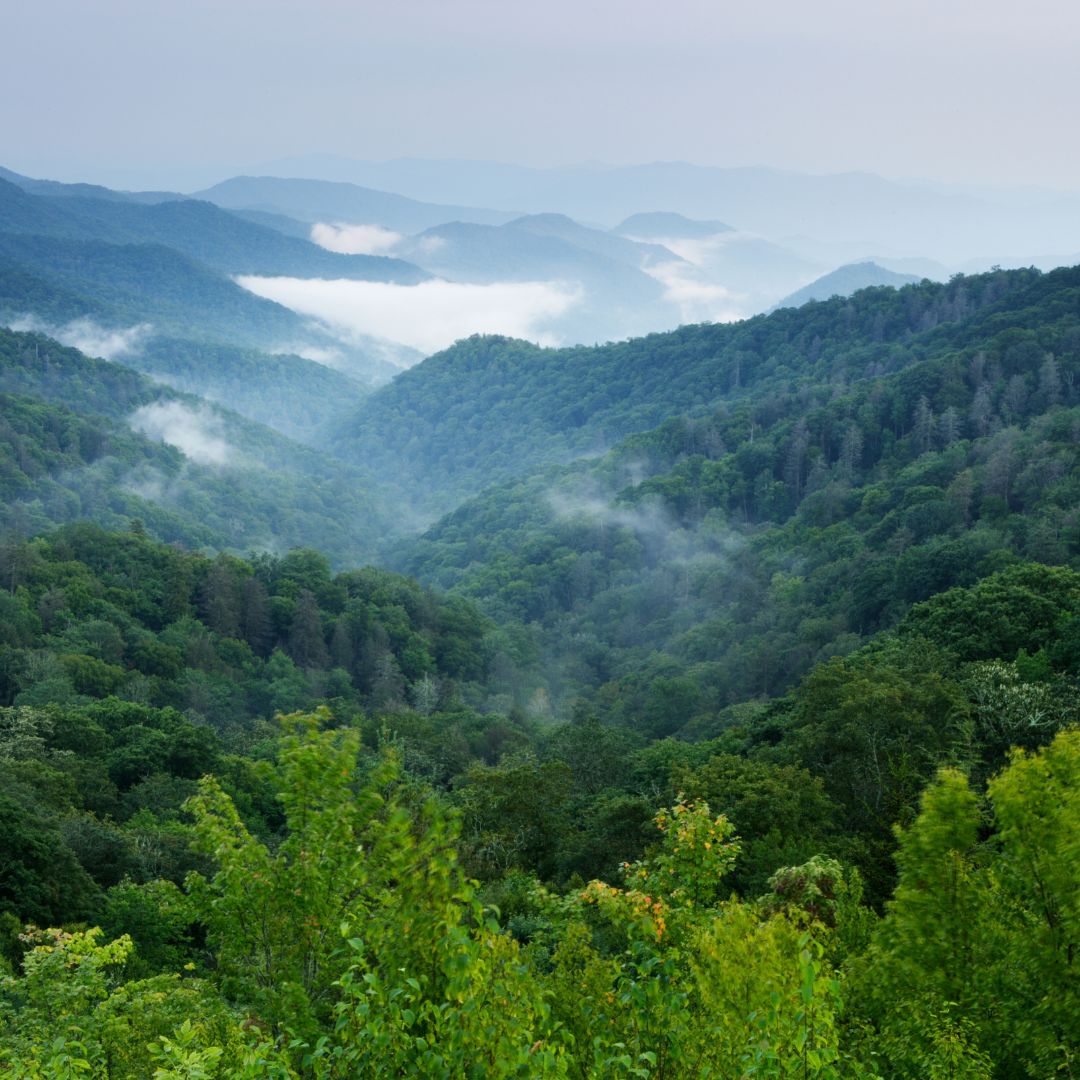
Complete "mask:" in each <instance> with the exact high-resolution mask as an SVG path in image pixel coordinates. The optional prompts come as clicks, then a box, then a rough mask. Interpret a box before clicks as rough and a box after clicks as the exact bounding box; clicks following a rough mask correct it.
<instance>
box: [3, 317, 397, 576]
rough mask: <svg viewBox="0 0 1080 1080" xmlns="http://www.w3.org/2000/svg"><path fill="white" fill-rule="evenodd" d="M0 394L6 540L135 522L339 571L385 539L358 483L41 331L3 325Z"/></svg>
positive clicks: (313, 456) (371, 500) (297, 449)
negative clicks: (317, 558) (299, 549)
mask: <svg viewBox="0 0 1080 1080" xmlns="http://www.w3.org/2000/svg"><path fill="white" fill-rule="evenodd" d="M0 394H2V395H3V397H4V409H3V413H2V415H0V485H2V488H3V496H4V497H3V502H2V504H0V521H2V523H3V527H5V528H10V529H14V530H15V531H16V532H17V533H20V534H24V535H29V534H32V533H34V532H37V531H40V530H41V529H43V528H45V527H47V526H48V525H49V524H51V523H60V522H68V521H75V520H80V519H91V520H94V521H97V522H99V523H101V524H105V525H109V526H112V527H118V526H126V525H127V524H128V523H129V522H130V520H131V519H132V518H139V519H141V520H142V521H143V523H144V525H145V527H146V528H147V529H148V530H149V531H150V533H151V534H152V535H154V536H156V537H158V538H159V539H162V540H168V541H176V542H180V543H184V544H187V545H189V546H192V547H196V548H199V547H211V548H215V549H219V550H235V551H244V550H247V549H248V548H253V547H257V548H266V549H271V550H282V551H285V550H288V548H290V547H294V546H312V545H315V544H317V545H318V546H319V547H320V549H321V550H323V551H324V552H326V554H327V555H329V556H330V557H331V559H332V560H333V561H334V563H335V565H339V566H340V565H344V564H345V563H349V564H350V565H355V564H356V563H357V562H359V561H362V560H364V559H370V558H372V557H373V555H374V553H375V551H376V550H377V549H378V547H379V545H380V543H381V542H382V538H383V535H384V533H385V531H386V529H387V524H386V523H387V521H388V520H389V513H388V511H387V509H386V508H385V504H384V503H383V502H382V500H381V498H380V496H379V494H378V493H377V492H376V491H375V490H374V485H373V482H372V480H371V477H370V476H369V475H367V474H365V473H363V472H361V471H360V470H358V469H354V468H351V467H349V466H345V465H342V464H340V463H338V462H336V461H334V460H332V459H329V458H327V457H326V456H325V455H323V454H320V453H319V452H317V451H315V450H312V449H310V448H308V447H305V446H300V445H299V444H297V443H293V442H290V441H289V440H288V439H286V438H284V437H283V436H282V435H279V434H278V433H277V432H275V431H272V430H270V429H269V428H266V427H263V426H261V425H259V424H255V423H252V422H250V421H247V420H244V419H243V418H241V417H239V416H237V415H236V414H234V413H230V412H228V411H226V410H224V409H221V408H220V407H215V406H211V405H209V404H208V403H207V402H205V401H203V400H201V399H199V398H194V397H191V396H190V395H184V394H180V393H177V392H175V391H172V390H169V389H167V388H165V387H163V386H161V385H160V384H158V383H154V382H152V381H151V380H150V379H148V378H146V377H145V376H143V375H140V374H138V373H136V372H135V371H132V370H131V369H130V368H127V367H124V366H122V365H120V364H115V363H109V362H107V361H104V360H94V359H91V358H90V357H86V356H83V355H82V354H80V353H79V352H77V351H76V350H74V349H69V348H64V347H63V346H60V345H57V343H56V342H55V341H50V340H49V339H48V338H45V337H43V336H42V335H40V334H27V333H13V332H11V331H7V330H3V329H0ZM133 427H134V428H135V430H133ZM142 432H145V433H142ZM166 439H171V440H172V444H171V445H170V444H168V443H167V442H165V441H164V440H166ZM185 451H186V452H185Z"/></svg>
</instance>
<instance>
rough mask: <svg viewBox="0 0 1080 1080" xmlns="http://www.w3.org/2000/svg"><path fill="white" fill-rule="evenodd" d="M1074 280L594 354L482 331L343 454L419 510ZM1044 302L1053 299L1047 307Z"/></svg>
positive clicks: (943, 290) (976, 330)
mask: <svg viewBox="0 0 1080 1080" xmlns="http://www.w3.org/2000/svg"><path fill="white" fill-rule="evenodd" d="M1075 273H1076V272H1074V271H1059V272H1056V273H1055V274H1050V275H1047V276H1046V277H1045V279H1043V278H1040V276H1039V275H1038V273H1037V272H1034V271H1012V272H996V273H990V274H984V275H980V276H977V277H971V278H958V279H956V280H954V281H952V282H950V283H949V284H947V285H938V284H935V283H932V282H923V283H921V284H918V285H912V286H908V287H906V288H904V289H901V290H899V291H897V290H893V289H888V288H881V289H870V290H866V291H864V292H861V293H858V294H856V295H855V296H854V297H852V298H851V299H848V300H840V299H838V300H832V301H827V302H825V303H821V304H814V305H809V306H807V307H804V308H801V309H798V310H792V309H785V310H782V311H778V312H774V313H772V314H771V315H768V316H759V317H757V318H754V319H750V320H747V321H745V322H742V323H736V324H733V325H697V326H687V327H683V328H681V329H679V330H676V331H673V332H671V333H666V334H653V335H650V336H648V337H644V338H638V339H633V340H630V341H625V342H618V343H614V344H610V345H605V346H599V347H596V348H571V349H541V348H538V347H536V346H532V345H529V344H527V343H524V342H520V341H514V340H509V339H505V338H497V337H474V338H470V339H469V340H467V341H462V342H459V343H458V344H456V345H455V346H453V347H452V348H450V349H448V350H446V351H444V352H441V353H438V354H437V355H435V356H432V357H429V358H428V359H427V360H425V361H424V362H423V363H422V364H419V365H417V366H416V367H414V368H412V369H410V370H409V371H407V372H404V373H403V374H402V375H401V376H399V377H398V378H397V379H395V380H394V382H393V383H392V384H391V385H390V386H387V387H384V388H382V389H380V390H379V391H378V392H376V393H375V394H373V395H371V397H370V398H368V399H367V401H365V402H364V404H363V405H362V406H361V407H360V409H359V410H358V411H357V413H356V415H355V416H354V417H353V418H352V419H351V420H350V421H349V422H348V423H346V424H345V425H343V426H342V428H341V431H340V433H339V435H338V437H337V438H335V440H334V446H335V452H337V453H339V454H341V455H342V456H343V457H345V458H347V459H351V460H357V461H365V462H370V463H371V464H372V465H373V466H374V467H376V468H379V467H382V466H384V465H385V466H387V467H390V466H391V465H392V466H393V468H394V470H395V471H396V474H397V475H398V476H399V477H400V479H401V482H402V487H403V489H404V491H405V492H406V493H407V497H411V498H413V499H414V500H416V501H417V502H418V504H419V505H420V506H421V507H422V508H424V509H428V508H434V509H443V510H447V509H450V508H452V507H453V506H454V505H456V504H457V503H458V502H460V501H461V499H462V498H463V497H465V496H468V495H470V494H474V493H476V492H477V491H479V490H480V489H481V488H482V487H484V486H486V485H487V484H490V483H492V482H497V481H500V480H506V479H509V478H511V477H514V476H520V475H522V474H524V473H525V472H527V471H528V470H529V469H531V468H535V467H537V466H543V465H548V464H556V463H565V462H567V461H570V460H572V459H573V458H576V457H582V456H588V455H595V454H598V453H601V452H603V451H605V450H607V449H608V448H610V447H611V446H612V445H614V444H615V443H616V442H618V441H619V440H620V439H622V438H624V437H626V436H627V435H630V434H632V433H634V432H638V431H645V430H648V429H650V428H652V427H655V426H656V425H657V424H660V423H662V422H663V421H664V420H665V419H667V418H668V417H670V416H674V415H678V414H679V413H685V412H706V411H707V410H708V409H710V408H712V407H715V406H716V405H717V404H718V403H720V402H735V401H740V400H743V399H748V400H749V399H757V400H768V399H769V398H770V397H771V396H774V395H780V394H785V393H791V392H794V390H795V388H796V387H799V386H804V385H805V386H808V387H809V386H818V387H820V386H824V385H833V386H840V385H843V384H846V383H849V382H855V381H858V380H861V379H865V378H867V377H871V376H874V375H878V374H883V373H887V372H891V371H897V370H900V369H902V368H904V367H906V366H908V365H910V364H912V363H914V362H916V361H918V360H920V359H922V358H924V357H927V356H931V355H935V354H937V353H939V352H941V351H942V350H945V349H948V348H952V347H955V345H956V344H958V343H959V342H961V341H963V339H964V335H965V333H970V334H974V335H976V336H977V335H979V334H982V333H987V332H990V331H991V329H992V328H993V327H1002V328H1003V327H1004V326H1005V325H1017V326H1024V325H1028V324H1030V322H1031V320H1032V319H1033V318H1036V317H1038V314H1039V312H1036V311H1028V312H1027V313H1026V314H1025V310H1026V309H1027V308H1028V307H1029V306H1030V305H1036V306H1037V307H1038V306H1039V305H1041V304H1042V303H1043V302H1044V298H1043V293H1044V292H1046V291H1049V292H1050V293H1053V294H1054V295H1055V296H1058V297H1059V299H1060V301H1061V302H1062V303H1067V302H1068V299H1067V298H1068V296H1069V295H1070V290H1071V288H1072V287H1073V286H1072V284H1071V282H1072V277H1071V276H1070V275H1073V276H1075ZM1046 302H1048V303H1049V302H1050V301H1049V300H1046Z"/></svg>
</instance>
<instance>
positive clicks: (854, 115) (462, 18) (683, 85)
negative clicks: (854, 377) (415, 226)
mask: <svg viewBox="0 0 1080 1080" xmlns="http://www.w3.org/2000/svg"><path fill="white" fill-rule="evenodd" d="M0 5H2V8H0V10H2V11H3V26H4V37H5V39H6V48H5V50H4V62H3V64H2V65H0V164H4V165H7V166H8V167H10V168H14V169H17V170H20V171H25V172H28V173H31V174H33V175H39V176H40V175H49V176H55V177H58V178H60V179H78V178H89V179H99V180H102V181H104V182H114V183H119V182H122V181H123V180H124V179H128V180H129V182H130V179H131V178H133V177H135V176H136V173H135V170H136V169H144V170H146V171H145V172H144V173H142V174H139V178H140V179H143V180H145V181H152V182H156V183H158V184H166V183H169V184H170V185H171V186H176V187H182V186H189V187H190V186H198V185H199V184H200V183H203V182H209V181H211V180H213V179H218V178H220V177H221V176H224V175H227V174H228V173H230V172H233V171H236V170H237V169H239V168H241V167H244V166H252V165H255V164H257V163H259V162H264V161H269V160H273V159H275V158H279V157H285V156H291V155H301V154H309V153H334V154H341V155H345V156H351V157H359V158H367V159H386V158H393V157H403V156H412V157H449V156H453V157H466V158H484V159H498V160H504V161H515V162H520V163H525V164H536V165H552V164H569V163H574V162H579V161H585V160H601V161H609V162H616V163H622V162H640V161H652V160H660V159H681V160H687V161H694V162H698V163H701V164H715V165H749V164H766V165H775V166H780V167H786V168H793V169H804V170H809V171H815V172H824V171H838V170H846V169H868V170H872V171H876V172H880V173H883V174H885V175H889V176H894V177H904V176H924V177H931V178H934V179H942V180H961V181H973V182H978V183H988V184H1025V183H1034V184H1046V185H1052V186H1059V187H1069V188H1080V140H1078V139H1077V138H1076V132H1077V129H1078V127H1080V62H1078V57H1080V3H1077V2H1076V0H1025V2H1024V3H1019V2H1017V0H905V2H903V3H900V2H897V3H874V2H868V0H817V2H808V0H774V2H768V0H759V2H758V3H756V4H750V3H747V2H745V0H742V2H740V3H738V4H734V3H726V2H724V0H648V2H640V0H540V2H537V0H528V2H524V0H378V2H373V0H304V2H299V0H184V2H183V3H178V2H175V0H93V2H91V0H0ZM219 174H220V175H219Z"/></svg>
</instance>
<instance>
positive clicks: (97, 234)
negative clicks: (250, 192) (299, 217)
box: [0, 179, 428, 284]
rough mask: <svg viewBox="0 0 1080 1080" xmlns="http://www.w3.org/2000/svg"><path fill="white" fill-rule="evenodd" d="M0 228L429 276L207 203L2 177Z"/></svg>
mask: <svg viewBox="0 0 1080 1080" xmlns="http://www.w3.org/2000/svg"><path fill="white" fill-rule="evenodd" d="M0 232H10V233H24V234H31V235H35V236H49V237H53V238H54V239H61V240H96V241H104V242H106V243H110V244H162V245H165V246H166V247H171V248H173V249H174V250H176V251H179V252H182V253H183V254H185V255H187V256H189V257H190V258H193V259H196V260H198V261H199V262H201V263H203V264H204V265H206V266H209V267H212V268H214V269H216V270H219V271H221V272H222V273H226V274H268V275H274V274H281V275H294V276H298V277H329V278H355V279H357V280H363V281H396V282H399V283H403V284H414V283H416V282H417V281H422V280H424V279H425V278H426V277H427V276H428V275H427V274H425V273H424V272H423V271H422V270H420V269H419V268H417V267H415V266H411V265H409V264H408V263H404V262H402V261H401V260H399V259H389V258H385V257H381V256H371V255H341V254H338V253H337V252H332V251H326V250H325V249H323V248H321V247H319V246H318V245H316V244H313V243H311V242H310V241H309V240H302V239H298V238H296V237H291V236H285V235H284V234H283V233H281V232H279V231H278V230H276V229H271V228H268V227H266V226H263V225H260V224H257V223H255V222H252V221H248V220H245V219H243V218H239V217H237V216H236V215H234V214H230V213H229V212H228V211H226V210H223V209H221V208H220V207H217V206H215V205H214V204H213V203H210V202H202V201H199V200H196V199H170V200H166V201H163V202H159V203H154V204H144V203H138V202H131V201H127V200H123V199H108V198H87V197H73V196H67V197H63V198H50V197H48V196H43V195H32V194H30V193H28V192H26V191H24V190H23V189H21V188H19V187H16V186H15V185H14V184H10V183H8V182H7V181H5V180H3V179H0Z"/></svg>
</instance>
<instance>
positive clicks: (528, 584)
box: [398, 270, 1080, 731]
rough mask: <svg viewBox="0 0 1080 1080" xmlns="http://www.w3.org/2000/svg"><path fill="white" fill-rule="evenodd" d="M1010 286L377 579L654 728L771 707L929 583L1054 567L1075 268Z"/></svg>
mask: <svg viewBox="0 0 1080 1080" xmlns="http://www.w3.org/2000/svg"><path fill="white" fill-rule="evenodd" d="M990 280H992V279H984V280H983V282H982V284H983V285H984V286H986V285H988V284H989V281H990ZM1015 280H1016V279H1014V281H1015ZM1026 280H1027V285H1026V286H1025V287H1024V288H1022V289H1021V290H1020V291H1017V292H1014V293H1011V294H1010V295H1009V296H1008V297H1007V298H1006V299H1005V300H1003V301H999V302H998V303H997V304H996V305H992V306H990V307H988V308H987V309H986V310H985V313H984V314H983V315H981V316H976V317H975V318H972V319H969V320H966V321H963V322H955V323H952V324H948V325H943V326H941V327H939V328H938V329H936V330H933V331H929V332H924V334H923V335H922V336H921V338H919V339H918V340H919V345H918V347H917V348H916V347H910V348H906V349H904V350H902V351H901V350H898V352H899V353H900V355H899V356H898V357H897V362H895V364H894V365H887V364H882V363H878V364H877V365H876V366H875V367H874V368H871V369H869V370H866V371H864V372H862V373H861V377H858V378H854V379H850V374H851V373H850V369H848V370H845V369H844V367H843V366H841V365H843V364H844V363H845V354H844V353H842V352H837V353H833V354H831V356H832V370H833V371H834V372H835V374H836V376H837V377H836V378H835V379H833V380H831V381H830V380H826V379H819V381H817V382H816V383H811V382H802V381H800V380H798V379H795V378H792V379H790V380H788V382H787V388H786V389H784V390H781V388H780V384H779V383H778V382H776V381H774V382H773V383H772V384H771V385H772V386H773V387H774V389H773V390H772V391H771V392H770V393H768V394H765V395H762V396H760V397H758V396H756V395H753V394H747V395H746V396H745V397H744V398H741V399H736V400H735V401H733V402H731V403H730V404H725V405H723V406H722V407H721V408H720V409H719V410H718V411H716V412H714V413H712V414H711V415H705V414H702V415H698V416H695V417H682V418H677V419H672V420H670V421H668V422H667V423H666V424H664V425H662V426H661V427H659V428H657V429H655V430H654V431H652V432H648V433H642V434H639V435H635V436H631V437H629V438H627V439H626V440H625V441H624V442H623V443H621V444H620V445H619V446H618V447H617V448H616V449H615V450H614V451H612V452H611V453H609V454H608V455H607V456H605V457H603V458H601V459H599V460H597V461H583V462H578V463H576V464H574V465H572V466H569V467H564V468H557V467H556V468H552V469H549V470H547V471H541V472H538V473H536V474H534V475H532V476H530V477H526V478H522V479H519V480H515V481H509V482H507V483H505V484H503V485H501V486H496V487H493V488H491V489H489V490H488V491H486V492H484V493H483V494H481V495H480V496H477V497H476V498H474V499H473V500H471V501H469V502H467V503H466V504H465V505H463V506H462V507H461V508H459V509H458V510H457V511H455V512H453V513H451V514H450V515H448V516H447V517H445V518H444V519H443V520H442V521H440V522H439V523H438V524H437V525H435V526H434V527H433V528H431V529H430V530H429V531H428V532H427V533H425V534H424V535H423V536H422V537H420V538H419V539H417V540H415V541H410V542H408V543H407V544H406V545H404V547H402V549H401V551H400V554H399V562H398V565H399V566H401V567H402V568H404V569H407V570H408V571H409V572H411V573H415V574H417V575H419V576H420V577H421V578H422V579H424V580H426V581H430V582H433V583H436V584H438V585H440V586H441V587H444V588H453V589H456V590H459V591H461V592H463V593H464V594H466V595H468V596H470V597H472V598H473V599H476V600H478V601H479V602H481V603H482V604H483V605H484V606H485V607H486V609H487V610H488V611H489V612H491V613H492V614H493V615H495V616H496V617H497V618H502V619H514V620H518V621H522V622H524V623H526V624H529V625H531V626H533V627H534V628H535V629H536V631H537V632H538V633H539V635H540V637H541V639H542V641H543V642H544V646H545V652H546V654H547V655H548V657H549V658H550V661H551V666H550V669H549V670H550V674H551V679H552V682H551V684H550V686H549V689H550V690H551V691H552V692H553V693H555V694H556V695H565V694H568V693H569V694H573V693H575V692H580V691H581V690H583V689H586V690H590V691H592V692H594V693H595V695H596V697H595V700H596V702H597V703H598V707H600V708H602V709H603V710H605V711H608V710H611V711H613V712H614V713H615V714H617V715H619V716H620V717H621V718H622V719H623V720H624V721H625V722H629V718H630V717H637V718H639V719H642V718H644V717H646V716H648V715H652V712H655V717H654V719H655V724H654V721H643V722H646V723H647V724H654V729H655V730H664V731H668V730H674V728H669V727H668V726H667V725H668V724H674V725H675V726H676V727H679V726H682V725H685V724H686V723H688V722H690V724H691V727H693V722H692V721H691V718H692V717H693V716H694V715H695V714H698V715H700V716H701V717H703V718H704V717H706V716H710V715H715V714H716V713H717V710H719V709H722V708H723V707H724V706H726V705H729V704H733V703H737V702H740V701H744V700H746V699H748V698H753V697H757V696H761V695H768V694H770V693H775V692H777V691H778V690H779V689H782V688H783V687H785V686H787V685H790V683H791V681H792V680H793V679H796V678H798V677H799V676H801V675H802V674H803V673H804V672H805V671H806V670H807V669H808V668H809V667H810V666H811V665H812V664H814V663H816V662H818V661H820V660H823V659H826V658H827V657H829V656H830V655H834V654H842V653H845V652H848V651H850V650H851V649H852V648H854V647H856V646H857V645H858V644H859V643H860V642H861V641H862V640H864V639H865V636H866V635H867V634H871V633H873V632H875V631H876V630H879V629H881V628H884V627H888V626H891V625H893V624H894V623H895V622H896V620H897V619H899V618H900V617H901V616H902V615H903V613H904V612H905V611H906V610H907V608H908V607H909V605H911V604H912V603H915V602H918V601H920V600H923V599H925V598H926V597H928V596H931V595H933V594H935V593H937V592H939V591H940V590H942V589H945V588H948V587H950V586H953V585H960V584H970V583H972V582H974V581H975V580H977V579H978V578H979V577H981V576H984V575H986V574H988V573H990V572H992V571H993V570H995V569H998V568H1000V567H1002V566H1005V565H1008V564H1010V563H1011V562H1015V561H1017V560H1021V559H1034V560H1037V561H1040V562H1048V563H1054V564H1067V565H1074V564H1075V562H1076V560H1077V558H1078V557H1080V548H1078V547H1077V542H1076V536H1077V531H1076V526H1077V523H1076V520H1075V517H1076V506H1077V500H1078V490H1080V489H1078V487H1077V485H1078V483H1080V460H1078V459H1077V456H1076V437H1077V431H1080V411H1078V406H1080V396H1078V393H1080V391H1078V389H1077V386H1078V382H1080V272H1078V271H1075V270H1071V271H1060V272H1058V273H1056V274H1050V275H1046V276H1045V277H1042V276H1038V275H1028V276H1027V277H1026ZM920 288H921V287H920ZM918 292H919V290H916V294H917V293H918ZM879 295H885V296H887V294H878V293H876V292H872V293H870V294H863V296H862V299H863V300H864V302H865V300H866V299H867V296H869V297H877V296H879ZM900 295H903V294H900ZM954 295H955V294H954ZM811 308H812V309H814V310H816V311H818V312H819V313H822V312H824V311H831V312H832V313H833V314H834V315H837V314H839V315H840V316H841V318H842V317H843V312H844V311H845V307H844V306H843V305H841V304H840V303H839V302H831V303H829V304H817V305H811ZM847 355H848V362H850V357H851V354H850V353H849V354H847ZM889 366H894V368H895V369H894V370H892V371H888V370H887V368H888V367H889ZM883 369H885V370H883ZM849 379H850V381H849ZM658 680H659V681H660V682H663V683H664V685H667V684H668V683H671V681H672V680H674V683H672V686H675V685H676V684H677V689H678V692H675V690H674V689H672V691H671V693H670V695H669V696H668V697H666V698H665V697H664V695H659V696H655V691H654V688H655V686H656V685H657V682H658ZM669 689H671V687H669ZM649 695H654V698H650V697H649ZM650 700H654V705H649V704H648V701H650ZM650 710H652V712H650ZM661 716H666V717H668V719H667V720H663V719H661Z"/></svg>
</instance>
